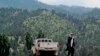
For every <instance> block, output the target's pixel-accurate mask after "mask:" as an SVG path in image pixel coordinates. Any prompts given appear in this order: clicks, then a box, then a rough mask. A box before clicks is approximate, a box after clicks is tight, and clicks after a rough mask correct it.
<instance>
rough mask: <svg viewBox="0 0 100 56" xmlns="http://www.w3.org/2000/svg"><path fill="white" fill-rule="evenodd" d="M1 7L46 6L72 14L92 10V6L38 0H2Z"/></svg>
mask: <svg viewBox="0 0 100 56" xmlns="http://www.w3.org/2000/svg"><path fill="white" fill-rule="evenodd" d="M0 7H13V8H21V9H37V8H44V9H49V10H52V9H53V10H56V11H59V12H63V13H66V12H69V13H71V14H74V15H75V14H78V15H79V14H84V13H88V12H90V11H91V10H92V9H91V8H84V7H78V6H72V7H70V6H64V5H58V6H56V5H47V4H44V3H42V2H39V1H37V0H0Z"/></svg>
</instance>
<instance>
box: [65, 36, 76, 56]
mask: <svg viewBox="0 0 100 56" xmlns="http://www.w3.org/2000/svg"><path fill="white" fill-rule="evenodd" d="M71 40H72V37H70V36H69V37H68V39H67V41H68V42H67V51H68V56H69V55H71V56H73V55H74V51H75V49H74V47H75V42H74V39H73V43H72V46H71Z"/></svg>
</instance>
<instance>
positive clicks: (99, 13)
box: [0, 8, 100, 56]
mask: <svg viewBox="0 0 100 56" xmlns="http://www.w3.org/2000/svg"><path fill="white" fill-rule="evenodd" d="M39 31H42V32H43V33H44V34H45V37H48V38H52V39H54V40H55V41H59V42H60V44H61V45H62V47H63V48H62V49H61V54H62V55H63V49H64V47H65V46H63V45H64V44H66V38H67V36H68V34H69V33H70V32H73V33H74V34H75V38H76V42H77V44H76V45H77V48H76V56H100V44H99V43H100V38H99V37H100V34H99V33H100V10H99V9H94V10H92V11H91V12H88V13H84V14H83V15H80V16H76V15H72V14H70V13H61V12H57V11H55V10H47V9H37V10H31V11H28V10H23V9H16V8H15V9H14V8H0V33H5V34H6V35H7V36H12V37H9V39H10V41H11V42H10V44H11V49H12V50H13V51H12V53H11V54H10V56H27V55H28V54H27V50H26V47H25V45H24V39H25V38H24V37H25V36H24V35H25V33H26V32H30V33H31V34H32V36H33V38H35V37H36V36H37V35H38V33H39ZM19 36H20V37H19Z"/></svg>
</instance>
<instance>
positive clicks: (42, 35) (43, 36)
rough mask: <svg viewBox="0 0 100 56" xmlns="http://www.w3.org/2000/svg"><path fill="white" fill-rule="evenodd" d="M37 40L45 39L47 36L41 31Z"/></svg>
mask: <svg viewBox="0 0 100 56" xmlns="http://www.w3.org/2000/svg"><path fill="white" fill-rule="evenodd" d="M37 38H45V35H44V33H43V32H42V31H41V30H40V31H39V33H38V36H37Z"/></svg>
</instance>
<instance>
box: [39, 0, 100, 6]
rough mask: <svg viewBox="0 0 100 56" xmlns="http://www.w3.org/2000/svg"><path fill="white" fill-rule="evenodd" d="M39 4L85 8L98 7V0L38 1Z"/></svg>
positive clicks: (99, 4)
mask: <svg viewBox="0 0 100 56" xmlns="http://www.w3.org/2000/svg"><path fill="white" fill-rule="evenodd" d="M38 1H40V2H43V3H46V4H50V5H60V4H63V5H69V6H85V7H92V8H94V7H99V8H100V0H38Z"/></svg>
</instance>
